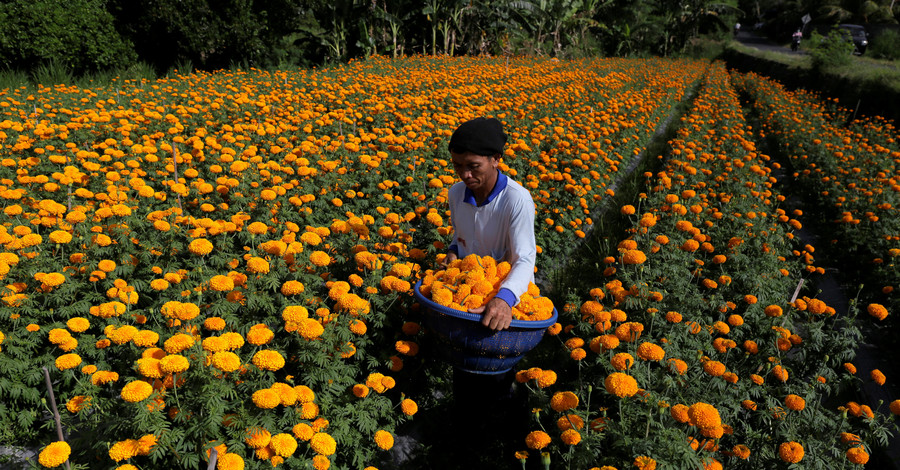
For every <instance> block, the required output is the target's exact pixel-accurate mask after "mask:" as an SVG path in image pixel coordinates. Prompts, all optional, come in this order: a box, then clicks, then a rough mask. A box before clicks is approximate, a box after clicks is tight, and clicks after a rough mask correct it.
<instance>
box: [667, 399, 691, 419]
mask: <svg viewBox="0 0 900 470" xmlns="http://www.w3.org/2000/svg"><path fill="white" fill-rule="evenodd" d="M688 409H689V408H688V406H687V405H682V404H681V403H678V404H675V405H672V407H671V408H670V409H669V414H670V415H672V418H674V419H675V421H678V422H679V423H688V422H690V420H691V418H690V416H688Z"/></svg>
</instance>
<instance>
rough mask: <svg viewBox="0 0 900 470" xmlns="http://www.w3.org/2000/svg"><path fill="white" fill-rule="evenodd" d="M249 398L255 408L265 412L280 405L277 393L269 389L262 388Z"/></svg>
mask: <svg viewBox="0 0 900 470" xmlns="http://www.w3.org/2000/svg"><path fill="white" fill-rule="evenodd" d="M251 398H252V400H253V404H254V405H256V406H257V408H262V409H265V410H270V409H272V408H275V407H277V406H278V405H280V404H281V397H280V396H278V393H277V392H275V391H274V390H272V389H270V388H264V389H262V390H257V391H255V392H253V395H252V396H251Z"/></svg>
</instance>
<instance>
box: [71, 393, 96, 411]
mask: <svg viewBox="0 0 900 470" xmlns="http://www.w3.org/2000/svg"><path fill="white" fill-rule="evenodd" d="M89 406H91V397H86V396H84V395H76V396H74V397H72V398H70V399H69V401H67V402H66V409H67V410H69V413H78V412H79V411H81V410H83V409H85V408H87V407H89Z"/></svg>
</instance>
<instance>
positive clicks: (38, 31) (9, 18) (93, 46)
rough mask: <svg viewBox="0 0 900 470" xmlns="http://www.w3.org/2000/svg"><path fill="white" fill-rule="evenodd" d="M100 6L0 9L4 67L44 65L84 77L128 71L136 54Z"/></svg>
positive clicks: (96, 0) (87, 1) (39, 2)
mask: <svg viewBox="0 0 900 470" xmlns="http://www.w3.org/2000/svg"><path fill="white" fill-rule="evenodd" d="M104 3H105V2H103V1H100V0H72V1H71V2H65V3H62V2H56V1H53V0H34V1H28V0H14V1H10V2H3V3H2V4H0V65H2V66H5V67H7V68H18V69H22V70H32V69H34V68H35V67H37V66H38V65H40V64H53V65H52V66H50V67H51V68H53V69H57V70H61V69H64V70H66V71H67V72H68V73H75V74H82V73H85V72H92V71H97V70H101V69H104V68H110V67H120V66H127V65H129V64H131V63H132V62H133V61H134V60H135V58H136V55H135V52H134V48H133V47H132V46H131V44H130V43H127V42H125V41H124V40H122V38H121V36H119V34H118V33H117V32H116V30H115V29H114V28H113V18H112V16H111V15H110V14H109V13H108V12H107V11H106V9H105V8H104Z"/></svg>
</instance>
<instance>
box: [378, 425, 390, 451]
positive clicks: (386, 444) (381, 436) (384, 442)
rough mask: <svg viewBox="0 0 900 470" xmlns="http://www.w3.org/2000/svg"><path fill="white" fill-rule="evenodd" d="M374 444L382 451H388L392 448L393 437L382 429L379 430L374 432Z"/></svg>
mask: <svg viewBox="0 0 900 470" xmlns="http://www.w3.org/2000/svg"><path fill="white" fill-rule="evenodd" d="M375 444H376V445H377V446H378V448H380V449H382V450H390V449H391V447H394V436H393V435H391V433H389V432H387V431H385V430H383V429H379V430H378V431H375Z"/></svg>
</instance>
